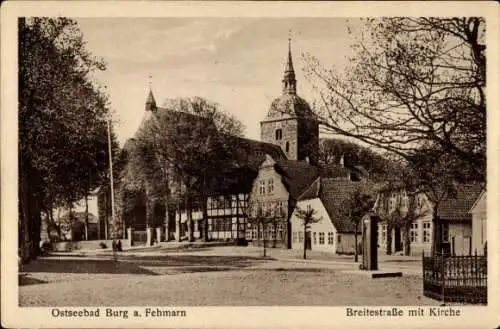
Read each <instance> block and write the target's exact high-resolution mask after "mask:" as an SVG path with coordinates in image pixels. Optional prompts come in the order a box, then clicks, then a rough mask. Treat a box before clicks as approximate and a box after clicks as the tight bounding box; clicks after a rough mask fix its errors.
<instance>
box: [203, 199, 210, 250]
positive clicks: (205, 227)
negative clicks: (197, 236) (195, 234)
mask: <svg viewBox="0 0 500 329" xmlns="http://www.w3.org/2000/svg"><path fill="white" fill-rule="evenodd" d="M207 199H208V198H207V196H206V195H203V196H202V200H203V202H202V205H201V211H202V217H203V230H202V232H201V233H202V240H203V241H205V242H208V240H209V239H208V210H207V201H208V200H207Z"/></svg>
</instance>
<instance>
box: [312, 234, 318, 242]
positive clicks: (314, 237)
mask: <svg viewBox="0 0 500 329" xmlns="http://www.w3.org/2000/svg"><path fill="white" fill-rule="evenodd" d="M313 244H318V240H317V239H316V232H313Z"/></svg>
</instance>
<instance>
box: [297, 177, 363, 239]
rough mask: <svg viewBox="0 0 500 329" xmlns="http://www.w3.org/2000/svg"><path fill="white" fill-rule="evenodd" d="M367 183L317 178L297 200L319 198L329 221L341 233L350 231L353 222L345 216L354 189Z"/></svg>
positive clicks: (353, 229)
mask: <svg viewBox="0 0 500 329" xmlns="http://www.w3.org/2000/svg"><path fill="white" fill-rule="evenodd" d="M363 184H369V183H367V182H353V181H350V180H347V179H340V178H318V179H316V180H315V181H314V182H313V183H312V184H311V185H310V186H309V188H308V189H306V190H305V191H304V192H303V193H302V194H301V195H300V197H299V201H302V200H311V199H316V198H319V199H320V200H321V202H322V203H323V206H324V207H325V209H326V211H327V213H328V216H329V217H330V221H331V223H332V224H333V226H335V229H336V230H337V231H338V232H341V233H352V232H354V231H355V224H354V223H353V222H352V221H351V220H350V219H349V218H347V217H348V216H347V214H348V213H349V212H350V210H351V209H350V207H352V202H351V200H352V198H353V197H354V193H355V191H356V189H358V188H360V187H362V186H363Z"/></svg>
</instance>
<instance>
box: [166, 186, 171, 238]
mask: <svg viewBox="0 0 500 329" xmlns="http://www.w3.org/2000/svg"><path fill="white" fill-rule="evenodd" d="M168 200H169V199H168V196H166V197H165V241H168V240H170V227H169V225H170V207H169V204H168Z"/></svg>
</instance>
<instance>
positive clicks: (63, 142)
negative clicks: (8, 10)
mask: <svg viewBox="0 0 500 329" xmlns="http://www.w3.org/2000/svg"><path fill="white" fill-rule="evenodd" d="M219 5H220V4H219ZM97 7H99V6H96V8H97ZM486 8H487V6H486ZM491 8H496V9H497V7H491ZM3 9H5V8H3ZM483 9H484V8H483ZM483 11H484V10H483ZM191 13H192V12H191ZM442 13H444V11H443V12H441V13H438V12H436V15H417V16H416V15H409V13H407V14H405V15H398V16H395V15H383V16H381V15H354V16H353V15H352V14H351V15H344V16H342V15H340V16H338V15H336V16H332V17H326V16H323V17H306V16H305V15H301V16H300V17H299V15H295V16H287V15H283V16H274V17H268V16H267V15H262V17H259V16H255V15H251V16H247V15H241V16H240V17H238V16H236V15H234V16H233V15H228V16H224V15H220V16H219V15H214V16H212V15H208V16H207V15H204V14H202V13H200V14H199V15H192V14H190V15H185V16H183V15H182V13H181V15H174V16H162V17H157V16H150V17H147V15H144V17H143V16H141V17H139V16H140V15H134V16H123V17H116V16H114V15H108V16H106V15H102V13H101V14H100V15H99V17H92V16H90V15H81V16H79V15H74V14H72V15H61V14H54V15H46V14H40V15H19V16H18V17H16V18H15V24H16V26H15V31H14V32H13V34H12V35H14V34H15V36H16V37H17V38H16V40H13V41H15V43H14V44H17V53H16V59H15V60H16V61H17V67H16V75H17V76H16V77H11V78H12V80H11V81H17V85H16V86H15V87H16V89H15V92H16V94H15V95H14V96H15V98H14V99H15V103H14V104H13V105H14V108H13V109H12V110H13V111H14V116H15V117H16V118H17V125H14V123H12V124H13V125H14V128H12V129H15V130H14V131H16V132H17V145H14V146H12V145H9V146H10V147H13V149H14V150H16V149H17V152H16V153H14V157H15V161H17V168H15V170H16V171H15V172H13V173H15V174H17V177H16V176H14V177H11V178H13V180H14V183H15V184H16V185H15V191H14V193H15V195H14V198H17V201H16V200H15V199H9V200H8V202H10V203H13V206H12V205H11V207H12V209H13V210H14V211H17V213H16V214H15V215H12V214H11V215H10V216H9V218H8V221H11V222H12V223H10V224H12V225H10V226H9V227H11V229H9V234H10V235H14V233H16V234H15V237H14V238H17V245H16V246H15V247H14V246H10V245H9V247H10V249H9V250H6V248H4V246H2V258H4V255H5V254H6V253H7V252H8V253H9V254H11V255H10V257H16V259H17V269H15V270H13V271H14V272H12V273H16V274H15V276H14V277H11V280H10V283H9V285H10V286H11V289H12V287H13V286H14V285H13V282H16V283H15V286H16V287H15V290H16V291H15V292H14V293H15V294H17V300H12V304H15V305H14V306H15V307H16V308H17V309H18V311H19V312H23V310H26V311H27V310H33V309H37V310H39V311H42V310H45V311H44V312H45V313H42V314H45V316H46V317H48V318H51V319H53V320H60V321H63V320H69V319H80V320H83V319H85V318H94V319H98V318H106V319H113V320H115V321H116V320H117V319H119V320H120V321H119V322H115V323H119V324H118V326H131V323H130V322H128V320H134V321H139V319H138V318H141V319H142V320H143V321H147V320H150V319H159V318H161V319H163V321H166V319H171V318H176V319H183V318H185V319H188V318H189V317H190V316H192V314H194V313H190V312H191V311H190V310H191V308H193V307H213V306H217V307H231V308H233V307H249V306H252V307H255V306H257V307H264V308H267V307H275V306H279V307H285V308H286V307H320V308H324V307H340V309H339V310H340V311H339V312H338V313H336V314H339V316H340V317H342V319H343V321H347V322H343V323H347V325H349V322H348V321H349V319H353V318H356V319H359V318H364V320H365V321H368V320H369V319H371V318H378V319H379V320H380V319H382V320H383V319H387V318H390V319H396V318H398V317H399V318H406V321H408V317H410V320H411V318H415V319H418V318H430V319H436V320H437V319H443V318H453V319H454V321H460V319H459V318H460V317H463V316H464V314H466V312H467V310H468V309H474V310H475V311H477V312H483V311H484V312H490V313H491V310H490V311H488V310H489V309H490V308H491V307H492V305H493V306H494V305H497V303H498V301H497V299H498V298H497V296H493V294H492V290H491V289H492V287H491V282H492V278H493V279H494V280H497V279H498V274H497V272H498V268H497V265H496V263H497V262H498V250H497V249H498V247H496V246H497V244H496V243H495V242H491V241H490V244H491V243H493V247H492V246H491V245H490V246H489V245H488V242H489V241H488V237H490V239H491V238H492V237H494V233H496V232H494V231H492V230H495V229H496V230H498V224H494V226H492V224H491V221H494V220H495V219H496V218H497V215H496V214H495V213H491V211H489V210H488V209H489V208H488V203H487V195H488V193H490V194H491V193H493V195H494V196H495V195H496V196H498V192H497V190H496V189H494V190H493V192H491V191H490V188H489V186H491V181H490V180H491V179H492V178H491V176H490V174H489V173H488V171H489V170H490V169H491V168H489V166H488V171H487V162H488V158H489V157H488V158H487V154H488V155H490V154H491V153H490V152H491V150H490V148H491V147H492V146H493V147H496V146H494V145H497V144H490V142H491V141H492V140H491V139H490V140H488V138H491V136H488V138H487V130H488V134H489V129H490V128H488V129H487V121H488V120H489V119H488V115H489V113H488V112H490V111H491V110H492V108H490V107H489V106H490V104H491V100H490V97H491V96H493V95H491V93H488V92H487V84H486V82H487V81H488V83H490V81H491V82H493V83H496V82H498V79H495V80H492V79H491V78H490V77H488V79H487V66H486V63H487V57H488V56H487V54H488V55H489V54H490V47H494V48H495V51H496V52H497V51H498V49H497V48H498V43H497V44H493V45H490V44H488V42H487V41H488V40H491V39H488V33H490V32H489V28H490V22H491V25H492V26H494V27H493V28H494V29H496V32H498V19H496V20H492V21H491V20H488V19H487V18H486V17H485V16H482V15H465V12H464V14H463V15H447V16H444V15H442ZM406 15H407V16H406ZM135 16H136V17H135ZM496 56H497V57H498V54H496ZM6 58H7V57H6V56H4V53H3V54H2V65H4V62H5V61H6ZM9 58H10V57H9ZM496 60H498V58H496ZM488 63H490V61H488ZM497 64H498V63H496V65H497ZM488 70H489V68H488ZM495 97H496V96H495ZM487 104H488V111H487ZM16 109H17V112H15V111H16ZM4 110H6V108H4V104H2V112H4ZM10 110H11V108H9V111H10ZM495 110H497V108H495ZM497 117H498V116H497ZM487 119H488V120H487ZM490 123H491V122H490ZM487 140H488V143H487ZM494 142H495V143H497V142H498V140H495V141H494ZM6 143H7V142H6V140H5V136H2V144H3V146H4V145H6ZM487 144H488V149H487ZM496 148H497V147H496ZM4 152H5V147H3V151H2V157H4ZM490 156H491V155H490ZM4 158H5V157H4ZM2 175H3V176H5V172H4V165H3V164H2ZM487 183H488V184H487ZM497 183H498V182H497ZM3 185H4V184H3V183H2V190H4V187H3ZM2 192H5V191H2ZM495 193H496V194H495ZM491 198H492V196H491V195H490V198H488V200H490V201H489V202H491V200H492V199H491ZM5 201H6V198H4V196H2V203H3V204H5ZM14 216H17V217H14ZM14 218H16V220H17V232H16V231H15V229H16V226H15V224H13V223H14ZM6 220H7V218H6V216H4V213H2V233H3V235H4V234H5V233H6V228H5V227H6V226H3V225H4V224H5V223H4V222H5V221H6ZM11 238H12V237H11ZM2 239H4V237H3V236H2ZM15 248H17V249H15ZM489 248H490V249H491V248H496V249H492V250H489ZM14 255H15V256H14ZM492 255H493V257H494V259H493V258H492ZM4 260H5V259H4ZM490 262H494V263H495V264H494V266H496V267H495V272H494V273H493V274H492V272H491V269H492V268H493V265H492V264H491V263H490ZM9 264H12V262H11V263H9ZM2 267H4V265H2ZM492 275H493V276H492ZM5 284H6V282H5V281H3V280H2V289H3V286H4V285H5ZM494 284H495V287H494V288H496V287H497V285H498V284H497V283H496V282H494ZM493 291H495V290H493ZM497 293H498V291H497V292H496V294H497ZM488 296H489V297H490V298H488ZM491 297H493V298H494V300H492V299H491ZM277 310H279V309H277ZM313 310H314V308H313ZM2 313H4V312H2ZM493 313H494V312H493ZM278 314H279V313H278ZM324 314H328V313H324ZM484 314H487V313H484ZM491 315H493V314H491ZM277 317H279V315H277ZM497 320H500V319H497ZM168 321H170V320H168ZM221 321H222V320H221ZM275 321H278V320H275ZM60 323H61V324H62V322H60ZM135 323H136V324H137V323H140V322H135ZM186 323H187V322H186ZM200 323H202V322H200ZM276 323H278V322H276ZM306 323H307V322H306ZM357 323H358V324H359V322H357ZM156 325H157V324H156ZM163 325H164V326H170V325H171V324H170V325H169V324H168V323H167V324H165V322H163ZM261 325H269V323H268V324H266V323H261ZM323 325H324V326H327V327H334V326H335V323H333V322H332V321H331V319H330V322H328V321H327V322H324V323H323Z"/></svg>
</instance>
